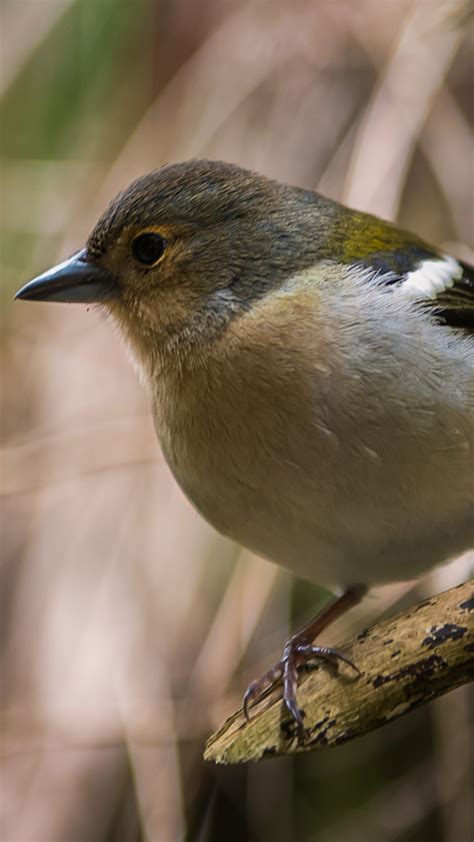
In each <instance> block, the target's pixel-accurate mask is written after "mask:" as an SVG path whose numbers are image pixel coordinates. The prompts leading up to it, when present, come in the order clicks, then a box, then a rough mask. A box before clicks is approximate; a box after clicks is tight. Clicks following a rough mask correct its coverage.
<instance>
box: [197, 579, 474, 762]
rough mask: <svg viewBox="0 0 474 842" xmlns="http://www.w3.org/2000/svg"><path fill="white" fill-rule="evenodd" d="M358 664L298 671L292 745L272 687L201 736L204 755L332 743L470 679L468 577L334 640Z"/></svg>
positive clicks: (473, 603)
mask: <svg viewBox="0 0 474 842" xmlns="http://www.w3.org/2000/svg"><path fill="white" fill-rule="evenodd" d="M337 648H338V649H340V650H341V651H342V652H343V653H344V654H345V655H347V657H348V658H350V659H351V661H353V662H354V663H355V664H357V667H358V669H359V670H360V675H355V674H354V672H353V671H352V670H350V668H347V669H345V668H344V669H341V668H339V671H337V670H335V669H334V668H332V667H330V666H328V665H326V664H321V663H320V664H318V665H317V666H316V667H315V669H312V670H311V671H310V672H307V673H303V674H302V675H301V677H300V681H299V687H298V702H299V704H300V707H301V708H302V709H303V710H304V722H305V728H306V731H307V737H306V739H305V742H304V744H299V743H298V741H297V739H296V735H295V731H294V727H293V723H292V722H291V720H290V717H289V715H288V713H287V712H286V711H285V710H284V709H283V706H282V703H281V688H276V689H273V690H272V691H271V692H270V693H267V694H266V695H265V696H264V697H263V698H262V700H261V701H260V702H259V703H258V704H257V705H256V706H255V708H253V709H252V719H251V720H250V722H246V721H245V718H244V716H243V713H242V711H241V710H240V711H238V712H237V713H235V714H233V716H231V717H230V718H229V719H228V720H227V721H226V722H225V723H224V725H223V726H222V728H221V729H220V730H219V731H218V732H217V733H215V734H214V735H213V736H212V737H210V739H209V740H208V743H207V746H206V750H205V754H204V757H205V759H206V760H212V761H215V762H216V763H245V762H247V761H250V760H253V761H255V760H261V759H263V758H265V757H272V756H278V755H283V754H289V753H292V752H302V751H311V750H313V749H316V748H318V747H319V746H336V745H339V744H340V743H343V742H346V741H348V740H352V739H354V738H355V737H358V736H361V735H363V734H366V733H367V732H368V731H372V730H373V729H375V728H380V727H383V726H384V725H386V724H387V723H388V722H391V721H392V720H394V719H396V718H397V717H399V716H402V715H403V714H405V713H408V712H409V711H411V710H413V709H414V708H417V707H419V706H420V705H423V704H426V702H428V701H430V700H431V699H434V698H436V697H437V696H441V695H442V694H443V693H448V692H449V691H450V690H453V689H454V688H455V687H459V686H460V685H461V684H466V683H467V682H469V681H472V680H473V678H474V579H471V580H470V581H468V582H466V583H464V584H462V585H459V586H458V587H456V588H452V589H451V590H449V591H445V592H444V593H441V594H439V595H438V596H434V597H432V598H430V599H425V600H424V601H423V602H420V603H419V604H418V605H415V606H412V607H411V608H409V609H407V610H406V611H404V612H402V613H401V614H398V615H397V616H395V617H392V618H390V619H388V620H383V621H382V622H379V623H377V624H375V625H373V626H371V627H370V628H369V629H366V630H365V631H363V632H362V633H361V634H358V635H357V636H356V637H355V638H353V639H352V640H349V641H347V642H346V643H344V644H342V645H341V646H338V647H337Z"/></svg>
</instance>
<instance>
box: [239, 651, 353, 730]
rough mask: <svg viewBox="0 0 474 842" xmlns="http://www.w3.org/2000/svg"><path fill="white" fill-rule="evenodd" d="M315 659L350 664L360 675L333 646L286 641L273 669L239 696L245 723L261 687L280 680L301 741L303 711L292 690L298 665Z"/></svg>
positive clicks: (248, 719) (295, 686) (267, 687)
mask: <svg viewBox="0 0 474 842" xmlns="http://www.w3.org/2000/svg"><path fill="white" fill-rule="evenodd" d="M315 658H320V659H322V660H323V661H328V662H329V663H331V664H333V665H339V663H340V662H341V661H343V663H345V664H347V665H348V666H350V667H351V668H352V669H353V670H355V672H357V673H358V674H359V675H360V671H359V669H358V668H357V667H356V665H355V664H354V663H353V662H352V661H351V660H350V659H349V658H347V657H346V656H345V655H343V654H342V653H341V652H339V651H338V650H337V649H333V648H332V647H330V646H314V645H312V644H309V643H306V642H301V641H298V640H297V639H296V640H290V641H288V643H287V644H286V646H285V649H284V651H283V657H282V659H281V660H280V661H278V663H277V664H275V666H274V667H273V669H271V670H269V671H268V672H266V673H265V674H264V675H262V677H261V678H260V679H257V680H256V681H252V683H251V684H249V686H248V688H247V690H246V692H245V695H244V699H243V712H244V716H245V718H246V720H247V722H249V721H250V713H249V707H250V705H252V704H255V703H256V702H258V700H259V699H260V698H261V697H262V695H263V693H264V692H265V690H268V689H270V688H271V687H273V686H275V685H276V684H278V682H280V681H281V682H282V683H283V702H284V704H285V706H286V708H287V710H288V711H289V713H290V716H291V718H292V720H293V721H294V723H295V727H296V735H297V738H298V742H299V743H302V742H303V741H304V738H305V734H306V731H305V727H304V723H303V716H304V712H303V711H302V710H301V709H300V708H299V707H298V702H297V699H296V691H297V687H298V667H301V666H303V665H304V664H307V663H309V662H310V661H312V660H314V659H315Z"/></svg>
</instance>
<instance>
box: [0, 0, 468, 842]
mask: <svg viewBox="0 0 474 842" xmlns="http://www.w3.org/2000/svg"><path fill="white" fill-rule="evenodd" d="M1 11H2V17H3V33H4V34H3V39H2V81H1V91H2V102H1V109H2V137H1V139H0V145H1V147H2V149H1V155H2V175H3V186H4V194H3V195H4V201H3V203H2V204H3V222H2V270H3V271H2V290H3V293H4V307H3V316H4V320H3V325H4V329H3V337H2V343H1V379H2V397H3V416H2V418H3V436H2V450H1V456H2V503H3V506H2V512H3V526H2V547H3V564H2V567H1V584H2V597H3V613H2V649H1V658H2V661H1V670H2V679H3V680H2V686H3V697H2V707H1V712H0V717H1V720H0V722H1V735H2V746H1V751H2V761H3V772H2V778H1V784H2V790H3V797H2V801H3V810H4V817H3V825H2V839H3V840H5V842H63V840H64V842H83V840H84V842H85V840H92V842H95V840H97V842H102V840H104V842H105V840H107V842H108V841H109V840H111V842H112V841H113V842H118V841H120V842H122V840H123V842H135V840H139V839H144V840H145V839H146V840H153V841H154V842H174V840H181V839H185V838H186V839H190V840H200V842H204V841H206V842H207V840H213V842H214V840H219V842H220V840H223V839H225V840H229V842H234V840H235V842H241V840H252V841H253V840H255V842H257V841H258V842H260V841H262V842H267V840H272V842H292V840H295V842H312V840H315V842H316V840H317V842H346V840H349V842H366V840H377V842H395V840H397V842H398V840H399V842H415V841H416V842H418V841H419V840H427V839H429V840H430V842H461V841H462V842H464V840H467V839H469V838H470V832H469V818H470V817H469V809H470V807H469V796H470V793H469V771H470V764H471V760H472V758H471V750H470V737H472V711H471V709H470V707H469V691H468V690H466V689H462V690H459V691H457V692H456V693H453V694H451V695H450V696H448V697H446V698H443V699H441V700H438V702H436V703H435V704H433V705H431V706H429V707H428V708H424V709H423V710H421V711H419V712H418V713H416V714H412V715H411V716H409V717H407V718H405V719H402V720H400V721H398V722H395V723H393V725H391V726H389V727H386V728H384V729H383V730H382V731H380V732H377V733H374V734H372V735H370V736H369V737H367V738H365V739H363V740H360V741H358V742H354V743H353V744H349V745H346V746H343V747H340V748H338V749H335V750H331V751H322V752H320V753H318V754H312V755H308V756H304V757H297V758H288V759H285V760H279V761H268V762H266V763H263V764H259V765H258V766H250V767H248V768H229V769H222V768H215V767H212V766H209V765H205V764H204V762H203V761H202V759H201V753H202V748H203V744H204V740H205V738H206V736H207V735H208V734H209V732H210V731H211V730H212V729H214V728H215V727H217V726H218V725H219V724H220V723H221V721H222V719H223V717H224V716H225V715H226V714H228V713H230V712H231V711H232V710H233V709H234V708H235V707H236V706H237V705H238V704H239V700H240V697H241V693H242V691H243V689H244V688H245V686H246V684H247V682H248V681H249V680H250V679H251V678H253V677H255V676H256V675H259V674H260V673H261V672H262V670H263V669H265V668H266V667H268V666H269V665H270V664H271V663H272V662H273V660H274V659H275V657H276V656H277V653H278V650H279V647H280V645H281V644H282V642H283V641H284V639H285V636H286V635H287V632H288V628H289V627H290V625H291V627H292V628H293V627H294V626H296V624H297V623H298V622H300V621H301V620H302V619H303V618H305V617H307V616H308V615H309V614H310V613H311V612H312V610H313V609H314V607H315V606H316V605H317V603H318V602H321V601H322V600H323V599H324V598H325V597H326V594H325V593H324V592H321V591H319V590H318V589H316V588H314V587H312V586H309V585H307V584H306V583H296V584H295V583H294V582H292V580H291V577H290V576H289V575H288V574H286V573H284V572H282V571H279V570H277V569H276V568H275V567H274V566H273V565H271V564H270V563H268V562H265V561H262V560H261V559H255V558H253V557H251V556H250V554H249V553H247V552H245V551H242V550H240V549H239V548H238V547H235V546H233V545H231V544H230V543H229V542H227V541H225V540H224V539H222V538H220V537H219V536H218V535H216V534H215V533H214V532H213V531H212V530H211V529H210V528H209V527H208V526H207V525H206V524H205V523H203V522H202V520H201V519H200V518H199V517H198V516H197V515H196V514H195V513H194V512H193V511H192V509H191V508H190V506H189V504H188V503H187V502H186V501H185V500H184V498H183V496H182V495H181V493H180V492H179V490H178V489H177V487H176V485H175V484H174V482H173V480H172V478H171V476H170V474H169V472H168V470H167V468H166V466H165V464H164V462H163V459H162V457H161V455H160V452H159V448H158V445H157V443H156V441H155V438H154V433H153V430H152V424H151V421H150V417H149V412H148V402H147V397H146V394H144V392H143V391H142V390H141V388H140V386H139V384H138V383H137V381H136V378H135V376H134V373H133V371H132V369H131V367H130V365H129V363H128V361H127V360H126V358H125V355H124V354H123V353H122V350H121V348H120V347H119V344H118V342H117V338H116V336H115V335H114V333H113V331H112V330H111V326H110V324H108V323H106V322H105V321H104V319H103V318H102V316H101V315H100V314H98V313H97V312H96V311H94V309H93V308H92V309H91V310H90V311H89V310H87V309H86V308H80V307H76V308H75V307H65V306H46V305H41V304H23V303H17V304H15V305H13V304H12V302H11V299H12V296H13V293H14V292H15V290H16V289H17V288H18V287H19V286H20V285H21V284H22V283H23V282H24V281H25V280H27V279H28V278H29V277H31V276H32V275H33V274H35V273H36V272H38V271H40V270H42V269H44V268H46V267H47V266H48V265H50V264H52V263H53V262H54V261H55V260H58V259H62V258H63V257H64V256H66V255H68V254H69V253H71V252H72V251H73V250H74V249H76V248H78V247H80V246H81V245H82V243H83V240H84V237H85V236H86V235H87V233H88V230H89V229H90V227H91V225H92V224H93V222H94V221H95V219H96V216H97V215H98V213H99V212H100V211H101V210H102V209H103V207H104V205H105V203H106V202H107V201H108V200H109V199H110V198H111V197H112V196H113V195H114V194H115V192H116V191H117V190H118V189H120V188H122V187H123V186H125V185H126V184H127V182H128V181H129V180H130V179H131V178H132V177H134V176H136V175H138V174H139V173H141V172H143V171H145V170H147V169H149V168H152V167H156V166H159V165H161V164H162V163H164V162H165V161H170V160H179V159H183V158H188V157H194V156H199V157H215V158H222V159H226V160H231V161H236V162H238V163H240V164H242V165H245V166H248V167H252V168H255V169H258V170H261V171H262V172H264V173H266V174H268V175H270V176H275V177H277V178H279V179H282V180H288V181H291V182H293V183H296V184H301V185H305V186H313V187H315V188H317V189H320V190H321V191H322V192H325V193H326V194H327V195H330V196H332V197H333V198H342V199H343V200H345V201H346V202H348V203H350V204H353V205H356V206H358V207H360V208H363V209H368V210H371V211H373V212H376V213H380V214H382V215H384V216H386V217H390V218H393V219H398V220H399V222H400V223H401V224H402V225H403V226H405V227H408V228H412V229H414V230H416V231H417V232H419V233H420V234H421V235H423V236H424V237H425V238H427V239H428V240H431V241H434V242H437V243H439V244H443V245H444V246H445V247H446V248H447V249H449V250H451V251H452V252H453V253H455V254H457V255H459V256H462V257H464V258H467V259H470V255H471V258H472V254H471V252H470V251H469V246H471V247H472V233H473V219H474V214H473V203H472V174H473V172H472V139H471V129H470V127H471V125H472V117H473V113H472V111H473V104H474V102H473V63H472V48H473V27H472V21H471V18H470V16H469V8H468V3H467V2H464V0H413V1H412V0H355V2H350V0H346V1H345V2H344V0H332V2H331V0H295V2H292V0H249V2H237V0H161V2H160V0H134V2H131V0H129V2H127V0H3V2H2V4H1ZM440 493H442V489H440ZM470 564H471V565H472V557H471V558H470V557H464V558H463V559H460V560H458V561H456V562H455V563H453V564H451V565H450V566H449V567H447V568H444V569H443V570H439V571H436V572H435V573H434V574H432V575H431V576H430V577H429V578H428V579H427V580H425V581H424V582H422V583H420V584H418V585H417V584H415V583H411V584H410V583H408V584H406V585H399V586H393V587H389V588H384V589H383V590H380V591H379V592H378V596H379V598H378V599H377V600H376V599H368V600H367V601H366V603H364V605H363V606H362V607H361V609H360V611H358V612H354V614H353V616H352V617H351V618H350V619H348V620H347V621H345V626H344V624H343V623H342V622H341V623H340V624H339V626H338V627H337V628H336V627H335V628H334V630H331V638H330V639H331V640H336V639H337V638H338V637H341V636H342V635H343V634H344V633H346V632H347V631H348V624H349V623H350V624H351V625H352V627H354V624H357V623H358V624H359V627H362V625H363V624H364V622H367V621H368V619H369V618H373V617H374V616H375V615H376V614H377V613H379V612H380V611H382V610H387V609H389V608H390V607H392V608H393V606H394V604H395V603H397V604H398V605H400V603H401V602H403V600H408V599H414V597H415V594H414V588H417V589H418V593H419V594H421V593H426V592H428V591H430V590H431V591H433V590H438V589H441V588H442V587H448V586H449V585H450V584H454V583H455V582H456V581H461V580H462V579H463V578H466V576H467V573H468V570H469V566H470Z"/></svg>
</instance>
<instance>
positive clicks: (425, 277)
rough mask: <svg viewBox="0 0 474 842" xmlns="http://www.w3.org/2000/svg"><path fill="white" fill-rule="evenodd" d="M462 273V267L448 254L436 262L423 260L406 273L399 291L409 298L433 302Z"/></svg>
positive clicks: (452, 284)
mask: <svg viewBox="0 0 474 842" xmlns="http://www.w3.org/2000/svg"><path fill="white" fill-rule="evenodd" d="M462 273H463V269H462V266H460V265H459V263H458V262H457V260H455V258H454V257H450V256H449V255H448V254H446V255H443V256H442V257H439V258H437V259H436V260H423V261H422V262H421V263H420V265H419V266H418V268H417V269H414V271H413V272H409V273H408V275H407V278H406V280H405V281H404V282H403V283H402V286H401V289H402V291H403V292H405V293H406V294H407V295H409V296H410V298H416V299H423V298H429V299H432V300H434V299H435V298H437V296H438V295H440V294H441V293H443V292H445V291H446V290H447V289H450V287H452V286H454V282H455V281H457V280H458V279H459V278H460V277H461V276H462Z"/></svg>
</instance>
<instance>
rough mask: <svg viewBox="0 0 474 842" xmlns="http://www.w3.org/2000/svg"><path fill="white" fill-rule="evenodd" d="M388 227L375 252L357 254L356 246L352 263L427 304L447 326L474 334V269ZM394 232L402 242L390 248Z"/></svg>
mask: <svg viewBox="0 0 474 842" xmlns="http://www.w3.org/2000/svg"><path fill="white" fill-rule="evenodd" d="M379 225H380V221H379ZM386 225H387V228H386V230H384V231H383V234H382V226H381V225H380V229H379V233H380V234H381V236H380V237H379V239H378V241H377V247H376V249H375V250H373V251H371V252H370V253H367V251H366V252H365V254H360V255H357V254H355V253H354V251H355V249H354V246H352V255H351V258H352V260H355V262H356V263H359V264H360V265H362V266H365V267H367V268H372V269H374V270H375V271H376V272H377V277H378V278H379V279H380V282H381V283H386V284H397V285H399V287H400V289H401V290H403V291H404V292H405V293H406V294H407V295H409V296H410V297H412V298H413V299H414V300H417V301H420V302H424V301H425V302H426V304H427V305H429V306H430V307H431V309H432V312H434V313H435V315H436V316H437V317H438V318H439V319H440V320H441V321H443V322H444V323H445V324H447V325H450V326H452V327H460V328H464V329H466V330H469V331H474V267H472V266H469V265H468V264H467V263H464V262H463V261H461V260H457V259H456V258H454V257H451V256H450V255H447V254H443V253H442V252H441V251H438V250H437V249H435V248H432V247H431V246H429V245H427V244H426V243H424V242H423V241H421V240H418V239H417V238H416V237H414V236H413V235H411V234H408V233H406V232H404V231H400V230H399V229H395V228H393V226H391V225H389V224H388V223H386ZM394 232H396V235H397V238H398V242H396V243H395V247H394V248H390V245H389V243H390V239H392V240H393V234H394ZM354 239H355V238H354ZM353 242H354V240H353Z"/></svg>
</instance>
